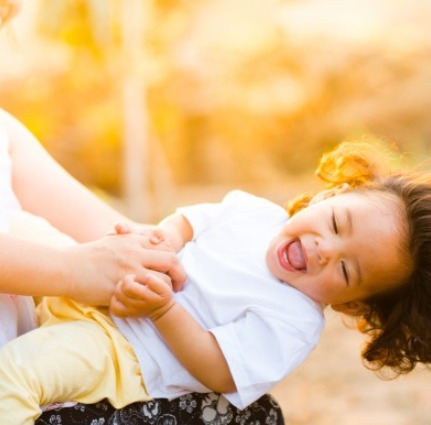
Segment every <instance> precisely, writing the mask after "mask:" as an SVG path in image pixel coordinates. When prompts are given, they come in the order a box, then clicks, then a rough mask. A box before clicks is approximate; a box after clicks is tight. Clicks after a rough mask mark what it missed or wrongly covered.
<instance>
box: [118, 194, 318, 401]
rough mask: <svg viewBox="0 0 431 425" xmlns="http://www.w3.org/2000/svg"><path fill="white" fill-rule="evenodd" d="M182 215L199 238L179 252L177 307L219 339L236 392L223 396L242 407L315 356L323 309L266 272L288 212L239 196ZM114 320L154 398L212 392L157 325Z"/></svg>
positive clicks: (188, 210)
mask: <svg viewBox="0 0 431 425" xmlns="http://www.w3.org/2000/svg"><path fill="white" fill-rule="evenodd" d="M178 212H179V213H181V214H183V215H184V216H185V217H187V219H188V220H189V221H190V223H191V225H192V227H193V231H194V239H193V241H191V242H189V243H187V244H186V245H185V247H184V248H183V249H182V250H181V251H180V253H179V255H180V258H181V261H182V264H183V265H184V268H185V270H186V274H187V281H186V283H185V285H184V288H183V290H182V291H180V292H178V293H176V294H175V298H176V301H177V302H178V303H179V304H181V305H183V306H184V307H185V308H186V309H187V310H188V311H189V312H190V313H191V314H192V315H193V316H194V318H195V319H196V320H197V321H198V322H199V323H200V324H201V325H202V326H203V327H204V328H206V329H208V330H209V331H210V332H212V333H213V335H214V336H215V337H216V339H217V341H218V343H219V345H220V348H221V350H222V351H223V354H224V356H225V358H226V361H227V363H228V365H229V368H230V371H231V373H232V376H233V379H234V381H235V384H236V387H237V392H235V393H229V394H225V396H226V398H227V399H228V400H229V401H230V402H231V403H233V404H234V405H236V406H237V407H239V408H244V407H245V406H247V405H249V404H250V403H252V402H253V401H255V400H257V399H258V398H259V397H260V396H262V395H263V394H265V393H266V392H267V391H269V390H270V389H271V388H272V387H273V386H274V385H275V384H276V383H278V382H279V381H280V380H282V379H283V378H284V377H285V376H287V375H288V374H289V373H291V372H292V370H294V369H295V368H296V367H297V366H298V365H300V364H301V363H302V362H303V361H304V360H305V358H306V357H307V356H308V355H309V353H310V352H311V350H312V349H313V348H314V347H315V345H316V343H317V341H318V339H319V336H320V334H321V331H322V328H323V321H324V320H323V313H322V309H321V307H320V306H319V305H318V304H316V303H315V302H314V301H313V300H311V299H310V298H308V297H307V296H305V295H304V294H302V293H301V292H300V291H298V290H297V289H295V288H293V287H291V286H289V285H286V284H284V283H282V282H280V281H279V280H278V279H277V278H275V277H274V276H273V275H272V274H271V273H270V272H269V270H268V268H267V266H266V262H265V254H266V250H267V248H268V245H269V243H270V241H271V240H272V238H273V237H274V236H275V235H276V234H277V233H278V232H279V230H280V229H281V227H282V226H283V225H284V224H285V223H286V220H288V216H287V213H286V211H285V210H284V209H283V208H281V207H280V206H278V205H276V204H274V203H272V202H270V201H268V200H266V199H263V198H258V197H256V196H253V195H250V194H247V193H245V192H241V191H233V192H230V193H229V194H228V195H227V196H226V197H225V198H224V200H223V202H222V203H219V204H199V205H195V206H192V207H186V208H180V209H178ZM114 320H115V323H116V324H117V326H118V328H119V329H120V330H121V331H122V333H123V334H124V336H125V337H126V338H127V339H128V340H129V341H130V343H131V344H132V345H133V347H134V349H135V352H136V354H137V357H138V359H139V362H140V365H141V369H142V374H143V377H144V382H145V385H146V386H147V389H148V390H149V393H150V394H151V395H152V396H153V397H167V398H170V399H172V398H175V397H178V396H180V395H182V394H186V393H189V392H194V391H196V392H209V390H208V389H207V388H206V387H204V386H203V385H202V384H201V383H199V382H198V381H197V380H196V379H195V378H194V377H193V376H191V375H190V373H189V372H188V371H187V370H186V369H185V368H184V367H183V366H182V365H181V364H180V363H179V362H178V360H177V359H176V358H175V356H174V355H173V354H172V353H171V351H170V350H169V348H168V347H167V345H166V344H165V343H164V341H163V339H162V338H161V337H160V335H159V334H158V332H157V330H156V329H155V327H154V326H153V324H152V323H151V321H149V320H147V319H119V318H115V317H114Z"/></svg>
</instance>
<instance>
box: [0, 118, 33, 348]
mask: <svg viewBox="0 0 431 425" xmlns="http://www.w3.org/2000/svg"><path fill="white" fill-rule="evenodd" d="M11 180H12V175H11V159H10V155H9V141H8V139H7V136H6V132H5V131H4V129H3V128H2V127H1V126H0V232H2V233H7V232H8V230H9V229H8V220H9V218H8V217H9V215H10V214H11V213H13V212H16V211H18V210H20V208H21V207H20V205H19V202H18V200H17V198H16V196H15V194H14V193H13V190H12V181H11ZM35 327H36V313H35V308H34V303H33V299H32V298H31V297H24V296H18V295H9V294H0V346H2V345H3V344H5V343H6V342H7V341H10V340H11V339H13V338H16V337H17V336H18V335H20V334H22V333H24V332H27V331H29V330H31V329H34V328H35Z"/></svg>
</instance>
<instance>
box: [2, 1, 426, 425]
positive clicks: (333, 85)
mask: <svg viewBox="0 0 431 425" xmlns="http://www.w3.org/2000/svg"><path fill="white" fill-rule="evenodd" d="M429 22H431V2H429V0H413V1H412V0H409V1H407V0H362V1H361V2H358V1H354V0H301V1H293V0H292V1H288V0H284V1H282V0H204V1H200V2H196V1H190V0H177V1H175V0H159V1H151V0H61V1H59V0H31V1H29V0H24V2H23V9H22V11H21V13H20V15H19V16H18V17H17V18H16V19H15V20H14V21H13V22H11V24H10V25H8V26H7V27H6V28H4V29H2V31H1V32H0V106H1V107H2V108H4V109H6V110H8V111H9V112H11V113H12V114H14V115H15V116H16V117H18V118H19V119H20V120H21V121H22V122H24V123H25V124H26V125H27V126H28V127H29V128H30V129H31V130H32V131H33V133H34V134H35V135H36V136H37V137H38V138H39V139H40V141H41V142H42V144H43V145H44V146H45V147H46V148H47V149H48V150H49V151H50V152H51V153H52V155H53V156H54V157H55V158H56V159H57V160H58V161H59V162H60V163H61V164H62V165H63V166H64V167H65V168H66V169H67V170H68V171H69V172H70V173H72V174H73V175H74V176H75V177H77V178H78V179H79V180H80V181H82V182H83V183H84V184H86V185H87V186H88V187H90V188H91V189H92V190H94V191H95V192H96V193H98V194H99V195H100V196H101V197H104V198H105V199H106V200H108V201H109V202H112V203H113V204H115V205H116V206H117V207H118V208H120V209H122V210H123V211H124V212H125V213H127V214H129V215H130V216H132V217H134V218H136V219H138V220H142V221H156V220H159V219H160V218H161V217H163V216H164V215H166V214H168V213H171V212H172V211H173V209H174V208H175V207H176V206H177V205H179V204H187V203H194V202H203V201H217V200H219V199H220V198H221V197H222V196H223V194H224V193H225V192H226V191H227V190H229V189H233V188H242V189H245V190H250V191H252V192H254V193H256V194H259V195H263V196H266V197H268V198H270V199H272V200H274V201H276V202H280V203H283V202H285V201H286V200H288V199H289V198H290V197H291V196H293V195H294V194H297V193H299V192H301V191H303V190H304V189H309V188H310V187H314V186H315V185H316V184H317V182H316V180H315V178H314V177H313V171H314V168H315V166H316V164H317V161H318V159H319V157H320V155H321V153H322V152H323V151H326V150H328V149H329V148H331V147H332V146H334V145H335V144H337V143H338V142H340V141H341V140H346V139H356V138H365V139H366V138H377V139H383V140H385V141H387V142H389V143H391V144H394V145H395V146H397V147H398V148H399V149H400V151H402V152H405V156H406V158H407V160H408V161H409V162H411V163H412V164H416V163H419V162H422V161H424V160H427V159H428V155H429V149H430V147H431V126H430V124H429V123H430V122H431V83H430V82H431V31H430V30H429ZM362 341H363V339H362V337H361V336H360V335H357V334H356V333H355V332H354V331H352V330H348V329H347V328H346V327H345V326H344V325H343V324H342V323H341V321H340V319H339V318H338V317H337V316H335V315H333V314H331V313H330V312H329V311H328V327H327V330H326V332H325V335H324V337H323V340H322V344H321V345H320V346H319V347H318V349H317V350H316V351H315V352H314V353H313V355H312V358H311V359H310V360H309V361H308V362H306V364H305V365H304V366H303V367H301V368H300V370H299V371H298V372H297V373H295V374H294V375H293V376H292V377H290V378H289V379H288V380H286V382H284V383H283V384H282V385H280V386H279V387H278V388H277V389H276V390H275V391H274V394H275V395H276V397H277V399H278V400H279V401H280V403H281V405H282V407H283V410H284V412H285V416H286V424H287V425H299V424H313V425H323V424H325V425H326V424H331V425H345V424H349V425H356V424H358V425H359V424H361V425H363V424H367V425H388V424H391V425H412V424H415V425H422V424H425V423H426V424H428V423H429V421H430V420H431V410H430V407H428V399H429V397H427V395H426V394H427V391H426V390H427V388H426V387H425V382H426V381H427V380H429V375H428V372H425V371H418V372H415V373H413V374H411V375H409V376H407V377H402V378H400V379H398V380H396V381H393V382H387V381H381V380H379V379H378V378H376V377H375V376H374V375H373V374H372V373H371V372H369V371H367V370H366V369H365V368H363V366H362V365H361V362H360V356H359V349H360V345H361V343H362Z"/></svg>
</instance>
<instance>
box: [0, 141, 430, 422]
mask: <svg viewBox="0 0 431 425" xmlns="http://www.w3.org/2000/svg"><path fill="white" fill-rule="evenodd" d="M371 148H372V146H371V145H357V144H356V145H354V144H343V145H341V146H340V147H339V148H338V149H336V150H335V151H334V152H332V153H330V154H328V155H325V156H324V157H323V158H322V162H321V164H320V167H319V175H320V176H321V177H322V178H323V179H324V180H325V181H327V182H328V184H329V186H330V187H329V189H328V190H326V191H324V192H321V193H319V194H317V195H316V196H309V197H302V198H300V199H299V200H296V201H295V202H293V203H292V204H291V205H290V206H289V208H288V209H289V211H290V213H291V218H289V216H288V215H287V213H286V212H285V211H284V210H283V209H282V208H281V207H279V206H277V205H275V204H273V203H271V202H269V201H267V200H264V199H262V198H258V197H255V196H252V195H249V194H246V193H243V192H239V191H235V192H232V193H230V194H228V196H227V197H226V198H225V199H224V201H223V202H222V203H221V204H216V205H209V204H204V205H198V206H194V207H188V208H182V209H179V210H178V214H176V215H174V216H172V217H170V218H168V219H166V220H165V221H163V222H162V223H161V224H160V229H161V230H157V231H155V232H154V234H153V236H150V238H149V241H148V243H149V246H153V248H154V249H169V247H172V248H174V249H176V250H179V255H180V257H181V260H182V262H183V265H184V267H185V269H186V272H187V276H188V278H187V281H186V283H185V285H184V288H183V290H182V291H180V292H178V293H173V292H172V290H171V288H169V287H168V286H167V285H166V283H165V282H164V281H162V280H159V278H157V277H155V276H152V275H151V274H149V275H148V277H147V278H146V279H141V281H140V282H137V281H136V280H134V278H133V276H128V277H127V278H125V279H124V280H123V281H122V282H120V284H119V285H118V286H117V292H116V295H115V298H114V300H113V302H112V307H113V308H114V309H115V311H117V312H121V303H122V301H123V300H124V299H125V298H128V299H129V301H130V299H134V300H135V302H136V308H137V309H139V310H140V311H141V313H142V315H144V316H145V317H146V318H143V319H119V318H114V320H115V323H116V325H117V326H118V328H119V329H120V331H121V333H120V332H118V330H117V329H116V328H115V327H114V326H113V323H112V322H111V320H110V319H109V318H108V316H107V315H105V314H104V312H103V311H100V310H96V309H94V308H91V307H86V306H83V305H80V304H77V303H75V302H72V301H70V300H68V299H64V298H51V299H49V298H47V299H45V301H44V303H43V305H42V312H43V315H44V318H45V324H44V325H43V327H42V328H40V329H38V330H36V331H32V332H30V333H28V334H26V335H24V336H22V337H20V338H18V339H16V340H15V341H13V342H11V343H10V344H8V346H6V347H5V348H4V349H3V350H1V352H0V399H1V400H2V403H1V405H0V417H2V418H4V419H7V420H6V422H7V423H10V424H29V423H32V421H33V420H34V419H35V418H36V417H37V416H38V414H39V413H40V410H39V405H41V404H45V403H49V402H54V401H63V400H78V401H82V402H95V401H97V400H99V399H102V398H108V399H109V400H110V401H111V402H112V403H113V404H114V405H115V406H121V405H125V404H127V403H130V402H132V401H137V400H145V399H148V398H151V397H168V398H175V397H178V396H179V395H181V394H185V393H188V392H191V391H198V392H209V391H217V392H221V393H224V395H225V396H226V398H227V399H228V400H229V401H230V402H231V403H233V404H234V405H236V406H238V407H240V408H243V407H244V406H247V405H248V404H250V403H251V402H253V401H254V400H256V399H257V398H258V397H260V396H261V395H262V394H264V393H265V392H267V391H268V390H269V389H270V388H272V386H273V385H274V384H275V383H277V382H279V381H280V380H281V379H283V378H284V377H285V376H287V375H288V374H289V373H290V372H291V371H292V370H293V369H294V368H296V367H297V366H298V365H299V364H301V363H302V361H304V360H305V358H306V357H307V356H308V354H309V353H310V351H311V350H312V348H313V347H314V346H315V344H316V343H317V341H318V338H319V335H320V332H321V329H322V325H323V314H322V310H323V307H324V306H325V305H326V304H331V305H332V307H333V308H334V309H336V310H337V311H341V312H344V313H347V314H350V315H355V316H358V317H361V318H362V319H363V320H361V322H360V323H361V329H363V330H364V331H368V332H369V333H370V337H371V339H370V342H369V345H368V347H367V349H366V350H365V352H364V358H365V359H366V360H367V361H369V362H370V363H371V364H373V365H376V366H377V367H383V366H389V367H391V368H393V369H394V370H396V371H398V372H407V371H410V370H412V369H413V367H414V366H415V364H416V363H417V362H424V363H428V362H429V361H430V359H429V356H430V354H429V353H430V349H429V347H430V337H429V336H428V335H427V330H428V329H430V326H428V321H429V320H430V319H429V318H430V317H431V315H430V314H429V312H428V310H427V308H428V305H429V304H430V302H429V295H428V294H429V289H428V285H429V282H428V270H427V267H428V268H429V267H431V266H430V265H431V261H430V259H429V258H428V257H427V256H428V255H429V254H428V253H429V252H431V251H430V247H431V234H430V230H429V226H428V223H429V219H430V214H431V185H430V182H429V181H426V180H424V179H423V178H421V179H419V178H416V177H413V176H407V175H400V174H386V173H384V172H383V171H381V170H379V169H378V167H377V165H376V164H379V163H380V159H379V158H377V157H376V156H375V154H372V155H371V156H370V155H369V152H370V149H371ZM161 239H163V240H161ZM124 337H126V338H127V340H126V339H125V338H124Z"/></svg>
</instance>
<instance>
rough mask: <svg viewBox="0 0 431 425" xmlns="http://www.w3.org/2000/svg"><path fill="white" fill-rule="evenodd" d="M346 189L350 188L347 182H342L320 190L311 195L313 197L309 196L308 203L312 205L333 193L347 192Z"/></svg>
mask: <svg viewBox="0 0 431 425" xmlns="http://www.w3.org/2000/svg"><path fill="white" fill-rule="evenodd" d="M348 190H350V185H349V183H343V184H341V185H339V186H336V187H333V188H332V189H327V190H322V191H321V192H319V193H318V194H317V195H315V196H313V198H311V201H310V203H309V205H313V204H315V203H316V202H320V201H323V200H324V199H327V198H331V197H333V196H335V195H340V194H342V193H344V192H347V191H348Z"/></svg>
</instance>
